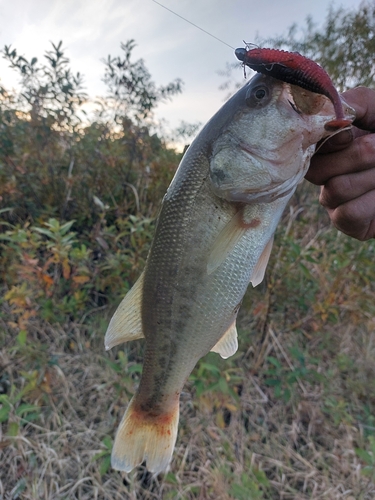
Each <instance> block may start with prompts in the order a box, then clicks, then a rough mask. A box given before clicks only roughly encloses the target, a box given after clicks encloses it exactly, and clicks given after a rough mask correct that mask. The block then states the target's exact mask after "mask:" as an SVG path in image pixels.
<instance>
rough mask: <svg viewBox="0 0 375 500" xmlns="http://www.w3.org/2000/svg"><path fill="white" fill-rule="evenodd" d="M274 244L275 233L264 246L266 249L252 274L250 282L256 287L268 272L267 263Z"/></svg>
mask: <svg viewBox="0 0 375 500" xmlns="http://www.w3.org/2000/svg"><path fill="white" fill-rule="evenodd" d="M272 245H273V235H272V236H271V238H270V240H269V242H268V243H267V245H266V246H265V247H264V250H263V252H262V254H261V256H260V257H259V260H258V262H257V263H256V265H255V267H254V269H253V272H252V274H251V278H250V282H251V284H252V285H253V286H254V287H255V286H257V285H259V283H261V282H262V281H263V278H264V273H265V272H266V268H267V264H268V261H269V258H270V255H271V250H272Z"/></svg>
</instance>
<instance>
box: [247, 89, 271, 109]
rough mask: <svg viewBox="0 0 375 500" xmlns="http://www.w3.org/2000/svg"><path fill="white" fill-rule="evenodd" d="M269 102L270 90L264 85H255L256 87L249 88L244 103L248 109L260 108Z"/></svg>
mask: <svg viewBox="0 0 375 500" xmlns="http://www.w3.org/2000/svg"><path fill="white" fill-rule="evenodd" d="M270 100H271V92H270V89H269V88H268V87H267V86H266V85H257V86H256V87H253V88H249V89H248V91H247V93H246V97H245V102H246V104H247V105H248V106H249V108H262V107H263V106H265V105H266V104H268V103H269V102H270Z"/></svg>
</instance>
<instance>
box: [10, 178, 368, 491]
mask: <svg viewBox="0 0 375 500" xmlns="http://www.w3.org/2000/svg"><path fill="white" fill-rule="evenodd" d="M316 200H317V193H316V190H315V189H313V188H312V187H311V186H309V185H308V184H307V183H304V184H303V185H302V187H300V188H299V189H298V192H297V194H296V196H295V197H294V199H293V202H292V204H291V206H290V207H289V208H288V211H287V212H286V213H285V215H284V218H283V222H282V224H281V225H280V227H279V229H278V233H277V237H276V241H275V246H274V250H273V255H272V258H271V262H270V265H269V267H268V271H267V274H266V280H265V282H264V283H262V284H261V285H260V286H259V287H257V288H256V289H249V290H248V293H247V295H246V296H245V299H244V302H243V305H242V308H241V311H240V315H239V319H238V330H239V337H240V348H239V351H238V352H237V354H236V355H235V356H233V357H232V358H230V359H228V360H226V361H224V360H222V359H221V358H220V357H219V356H218V355H216V354H209V355H208V356H206V357H205V358H203V359H202V360H201V361H200V362H199V364H198V365H197V367H196V369H195V370H194V372H193V374H192V375H191V377H190V378H189V380H188V382H187V384H186V387H185V393H184V394H183V395H182V398H181V419H180V427H179V434H178V439H177V445H176V449H175V453H174V456H173V461H172V464H171V468H170V471H169V472H168V473H167V474H165V475H160V476H158V477H152V476H151V475H150V474H148V473H147V471H146V470H145V468H143V467H139V468H138V469H137V470H136V471H134V472H133V473H131V474H126V473H120V472H117V471H113V470H112V469H111V467H110V460H109V459H110V452H111V447H112V440H113V437H114V433H115V430H116V428H117V425H118V423H119V420H120V419H121V417H122V415H123V411H124V408H125V406H126V404H127V402H128V401H129V399H130V397H131V395H132V393H133V392H134V390H135V388H136V387H137V384H138V381H139V376H140V371H141V363H142V342H140V341H139V342H135V343H133V344H129V345H122V346H119V347H118V348H114V349H113V350H112V351H110V352H108V353H107V352H105V350H104V345H103V337H104V332H105V329H106V325H107V324H108V321H109V319H110V316H111V314H112V313H113V311H114V309H115V307H116V305H117V303H118V302H119V300H120V296H118V297H117V298H116V299H113V301H112V302H111V303H104V304H101V303H100V300H99V301H97V303H96V304H95V305H94V306H93V307H92V308H90V309H88V308H84V310H82V309H80V307H79V300H80V293H83V292H82V290H86V288H85V287H88V285H89V283H94V281H93V278H92V275H90V273H89V271H87V268H89V269H91V268H90V266H89V263H87V262H86V264H85V266H86V268H85V269H86V271H87V272H86V273H85V269H84V264H83V263H82V262H83V261H84V259H85V258H87V255H86V254H87V251H88V250H89V249H86V254H85V255H86V257H85V256H82V255H80V257H79V256H78V257H79V258H80V261H79V262H80V264H79V265H78V264H77V263H76V265H75V267H74V269H75V271H74V273H75V274H74V273H73V271H72V269H73V265H71V267H70V268H69V270H68V268H67V264H66V261H65V268H64V261H63V260H61V262H60V263H59V265H60V268H61V269H62V271H61V273H62V274H63V276H64V279H65V280H68V279H71V280H73V278H74V277H75V278H76V279H75V281H72V286H73V285H74V287H75V288H74V289H72V290H73V291H71V290H70V291H68V292H69V293H70V292H71V293H72V297H74V300H75V302H74V303H73V302H69V301H68V299H65V298H64V294H63V295H60V296H59V297H60V298H59V300H60V302H59V303H58V302H53V300H52V299H53V293H54V292H53V290H52V288H48V287H53V280H54V279H55V278H54V276H53V272H52V270H51V269H52V268H51V267H49V266H50V263H49V264H48V262H47V260H48V258H49V257H48V255H47V254H46V253H44V254H42V253H41V252H40V246H39V247H38V245H41V243H40V242H41V241H42V239H40V238H47V239H48V238H49V236H48V234H47V233H43V232H39V235H40V238H39V239H35V238H36V236H35V231H34V233H32V232H31V231H30V230H29V229H28V228H25V227H23V228H18V229H12V230H11V232H10V233H8V240H4V241H3V245H5V246H4V247H3V253H4V252H5V253H6V248H8V249H9V248H10V247H11V238H13V240H12V241H13V242H14V241H16V240H17V238H18V239H19V241H21V243H20V245H21V247H22V248H23V249H24V252H23V257H22V258H23V260H22V259H21V258H19V259H18V260H17V262H16V263H14V262H11V260H10V255H11V253H9V254H8V256H7V257H6V258H3V260H2V265H3V266H6V265H7V266H8V265H9V267H4V268H3V273H4V274H7V273H8V275H10V274H12V276H13V281H14V283H15V285H14V286H13V288H12V287H11V286H9V284H4V287H3V293H2V300H1V315H0V464H1V466H0V498H1V499H2V500H10V499H25V500H26V499H45V500H52V499H69V500H70V499H80V500H86V499H87V500H92V499H108V500H110V499H113V500H115V499H155V500H156V499H165V500H168V499H183V500H185V499H186V500H187V499H197V500H205V499H215V500H232V499H233V500H234V499H236V500H248V499H275V500H276V499H282V500H289V499H290V500H302V499H306V500H307V499H330V500H331V499H332V500H333V499H337V500H338V499H347V500H360V499H363V500H365V499H367V500H371V499H373V498H375V294H374V289H375V284H374V283H375V267H374V260H375V242H374V241H370V242H366V243H360V242H357V241H355V240H352V239H350V238H348V237H346V236H344V235H342V234H339V233H338V232H337V231H336V230H335V229H334V228H332V227H331V226H330V225H329V222H328V219H327V217H326V215H325V213H324V210H323V209H322V208H321V207H319V205H318V203H317V201H316ZM44 227H45V228H46V226H44ZM137 227H139V229H138V230H137V231H138V232H137V231H135V233H134V239H133V240H132V241H133V244H134V245H136V246H137V244H138V243H139V241H143V240H142V238H141V236H140V234H141V232H142V231H144V225H143V226H142V224H138V226H137ZM147 227H148V226H147ZM73 228H74V226H73ZM49 229H50V230H51V231H52V229H51V227H50V228H49ZM22 231H23V233H22ZM64 231H65V230H64ZM64 231H62V233H63V236H64V237H68V236H69V235H71V236H72V233H71V231H72V229H71V228H70V227H68V228H67V230H66V231H65V232H64ZM150 231H151V230H150ZM60 232H61V231H60ZM54 234H56V232H55V233H54ZM137 235H138V236H137ZM22 238H23V239H22ZM103 238H104V236H103ZM137 238H138V239H137ZM61 241H62V240H60V243H61ZM36 242H37V243H36ZM55 243H56V241H55ZM65 244H66V246H69V245H70V247H69V248H70V250H71V249H73V250H74V249H75V248H76V246H75V244H74V241H73V236H72V238H71V239H70V240H69V238H68V240H67V241H65ZM136 246H135V247H134V248H133V249H132V252H133V253H132V255H137V258H136V259H135V260H134V262H133V263H132V266H131V268H130V271H129V272H128V274H129V276H131V278H129V280H130V281H134V280H135V278H136V276H137V273H139V272H140V270H141V267H142V265H143V263H144V257H145V252H146V250H147V245H146V247H144V246H142V248H143V250H142V252H143V253H142V254H140V255H138V254H137V248H136ZM31 247H32V248H34V250H35V252H34V254H33V253H32V252H31V250H30V248H31ZM25 248H26V250H25ZM51 248H52V247H51ZM60 250H61V248H60ZM70 250H69V251H70ZM51 251H52V250H51ZM75 251H76V253H77V252H78V250H77V249H76V250H75ZM10 252H11V251H10ZM81 254H82V248H81ZM25 255H26V256H28V258H29V261H27V259H26V260H25ZM69 255H70V256H69V259H73V257H74V256H73V257H71V254H69ZM74 255H76V254H74ZM78 257H77V255H76V257H74V258H77V259H78ZM14 259H15V260H16V255H14ZM30 259H31V261H32V260H33V259H34V261H33V263H32V262H31V263H30ZM35 259H36V261H35ZM43 259H44V260H43ZM54 262H55V263H56V261H54ZM69 262H70V261H69ZM111 262H112V264H111V265H112V268H111V266H109V268H110V271H108V268H106V269H107V270H106V271H105V272H106V273H107V274H108V273H109V272H112V273H113V274H115V273H116V272H117V270H116V265H119V264H118V262H119V261H116V260H112V261H111ZM35 268H39V269H42V271H43V269H44V270H46V269H47V270H48V272H46V273H45V274H44V275H43V273H42V274H41V275H40V276H42V278H43V276H45V277H44V278H43V279H44V281H43V279H42V278H40V276H39V275H38V276H39V278H38V279H37V278H36V275H35V272H34V274H33V272H32V271H31V269H35ZM103 269H104V268H103ZM103 269H102V273H104V270H103ZM55 270H56V269H55ZM42 271H41V272H42ZM68 271H69V272H68ZM64 273H65V274H64ZM69 273H70V274H72V275H74V276H73V277H70V276H68V275H69ZM47 276H49V277H50V279H51V280H52V284H51V282H50V281H48V278H47ZM59 276H60V275H59ZM59 276H57V278H59ZM82 276H88V277H89V278H90V280H91V282H89V279H88V278H87V279H84V278H82ZM16 278H17V279H18V281H17V279H16ZM57 278H56V279H57ZM60 278H61V276H60ZM61 279H62V278H61ZM95 279H97V278H95ZM43 283H44V285H43ZM38 286H40V291H39V292H38V288H37V287H38ZM43 286H44V287H45V288H43ZM22 287H23V288H22ZM81 289H82V290H81ZM49 290H50V291H49ZM51 290H52V291H51ZM90 290H91V292H92V289H90ZM68 292H67V293H68ZM91 292H90V293H91ZM36 297H38V299H36ZM51 297H52V298H51ZM48 301H49V302H48ZM51 301H52V302H51ZM51 304H52V305H51ZM53 304H55V306H54V307H55V308H56V309H58V310H59V315H58V316H56V315H55V316H54V315H53V314H52V312H51V308H53ZM63 306H64V307H63ZM73 306H74V307H73ZM69 307H71V308H72V310H71V312H69ZM56 314H57V313H56ZM56 318H57V319H58V320H57V319H56Z"/></svg>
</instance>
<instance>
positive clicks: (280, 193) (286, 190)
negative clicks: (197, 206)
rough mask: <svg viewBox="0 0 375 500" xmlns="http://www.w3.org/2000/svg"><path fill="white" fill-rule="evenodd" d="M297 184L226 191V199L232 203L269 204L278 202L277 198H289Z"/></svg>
mask: <svg viewBox="0 0 375 500" xmlns="http://www.w3.org/2000/svg"><path fill="white" fill-rule="evenodd" d="M296 185H297V183H293V184H292V185H285V186H284V185H283V184H276V185H274V186H273V187H272V186H271V187H268V188H267V189H265V190H261V191H259V190H246V191H245V190H237V189H233V190H231V191H228V195H227V199H229V200H230V201H232V202H238V203H245V204H247V205H248V204H250V203H254V202H257V203H270V202H271V201H274V200H278V199H279V198H284V197H286V196H288V197H289V196H291V195H292V194H293V193H294V191H295V189H296Z"/></svg>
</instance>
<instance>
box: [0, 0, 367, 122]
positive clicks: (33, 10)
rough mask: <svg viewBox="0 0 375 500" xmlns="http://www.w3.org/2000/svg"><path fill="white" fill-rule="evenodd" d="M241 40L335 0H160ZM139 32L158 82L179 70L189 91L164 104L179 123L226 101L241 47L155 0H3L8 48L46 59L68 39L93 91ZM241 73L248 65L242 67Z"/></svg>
mask: <svg viewBox="0 0 375 500" xmlns="http://www.w3.org/2000/svg"><path fill="white" fill-rule="evenodd" d="M160 2H161V3H162V4H164V5H165V6H166V7H168V8H170V9H172V10H174V11H175V12H177V13H178V14H180V15H181V16H183V17H185V18H187V19H189V20H190V21H191V22H193V23H195V24H197V25H199V26H201V27H202V28H203V29H205V30H206V31H209V32H210V33H212V34H213V35H215V36H217V37H218V38H221V39H222V40H224V41H225V42H226V43H228V44H229V45H231V46H233V47H242V46H243V40H246V41H247V42H253V41H255V39H256V37H257V35H259V37H261V38H266V37H270V36H275V35H277V34H282V33H285V32H286V31H287V29H288V27H290V25H291V24H293V23H294V22H296V23H297V24H298V25H300V26H303V25H304V22H305V19H306V17H307V16H308V15H311V16H312V17H313V19H314V21H316V23H317V24H318V25H320V24H322V23H323V22H324V19H325V18H326V15H327V11H328V6H329V2H327V0H282V1H277V0H160ZM359 4H360V0H336V1H335V2H334V3H333V5H334V6H335V7H339V6H343V7H345V8H348V7H353V8H357V7H358V6H359ZM131 38H134V39H135V41H136V43H137V47H136V49H135V51H134V57H135V58H136V59H138V58H141V57H142V58H143V59H144V60H145V63H146V67H147V68H148V69H149V71H150V73H151V75H152V77H153V79H154V80H155V81H156V83H157V84H167V83H169V82H170V81H171V80H174V79H175V78H177V77H179V78H181V79H182V80H183V81H184V84H185V85H184V91H183V93H182V94H181V95H180V96H178V97H175V98H174V99H173V101H171V102H169V103H167V104H163V105H161V106H160V107H159V108H158V112H157V115H158V117H161V118H165V119H166V120H167V121H168V122H169V123H170V125H171V126H177V125H178V124H179V122H180V120H184V121H187V122H196V121H201V122H202V123H205V122H206V121H207V120H208V119H209V118H210V117H211V116H212V114H213V113H215V112H216V111H217V109H218V108H219V107H220V106H221V105H222V103H223V99H224V97H225V93H224V92H223V91H220V90H219V86H220V84H222V83H223V81H224V79H223V77H221V76H219V75H218V71H219V70H222V69H224V68H225V65H226V63H227V62H233V61H235V60H236V59H235V57H234V54H233V50H232V49H231V48H229V47H227V46H225V45H223V44H222V43H220V42H218V41H216V40H215V39H213V38H211V37H209V36H208V35H206V34H205V33H202V32H201V31H199V30H198V29H196V28H194V27H193V26H192V25H191V24H188V23H186V22H185V21H183V20H182V19H180V18H178V17H176V16H174V15H173V14H171V13H170V12H168V11H167V10H165V9H163V8H162V7H160V6H159V5H157V4H156V3H154V2H153V1H152V0H0V48H3V47H4V45H12V46H13V47H15V48H16V49H17V52H18V53H20V54H23V55H25V56H26V57H27V58H31V57H33V56H36V57H38V59H39V60H41V59H42V55H43V53H44V52H45V50H47V49H49V48H50V42H51V41H52V42H54V43H57V42H58V41H60V40H63V47H65V49H66V55H67V56H68V57H69V58H70V60H71V66H72V69H73V70H74V71H80V72H81V73H83V75H84V77H85V80H84V81H85V88H86V91H87V92H88V94H89V95H90V96H91V97H95V96H98V95H101V96H103V95H105V86H104V84H103V83H102V81H101V79H102V77H103V69H104V66H103V63H102V62H101V59H103V58H106V57H107V56H108V54H111V55H112V56H116V55H120V54H121V51H120V42H125V41H127V40H129V39H131ZM238 72H239V79H240V78H241V76H242V71H241V69H240V68H239V69H238ZM0 80H1V83H2V85H3V86H5V87H6V88H11V87H12V86H14V85H15V84H16V78H15V75H14V74H13V72H12V71H11V70H9V69H8V68H7V66H6V62H5V61H4V60H2V59H0Z"/></svg>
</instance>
